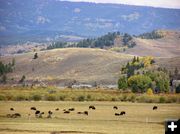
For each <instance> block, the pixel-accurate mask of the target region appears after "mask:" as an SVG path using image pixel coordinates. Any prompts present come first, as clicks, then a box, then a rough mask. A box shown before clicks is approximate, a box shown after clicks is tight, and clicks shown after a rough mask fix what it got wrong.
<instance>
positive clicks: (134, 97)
mask: <svg viewBox="0 0 180 134" xmlns="http://www.w3.org/2000/svg"><path fill="white" fill-rule="evenodd" d="M135 100H136V96H135V95H134V94H132V95H129V97H128V101H130V102H135Z"/></svg>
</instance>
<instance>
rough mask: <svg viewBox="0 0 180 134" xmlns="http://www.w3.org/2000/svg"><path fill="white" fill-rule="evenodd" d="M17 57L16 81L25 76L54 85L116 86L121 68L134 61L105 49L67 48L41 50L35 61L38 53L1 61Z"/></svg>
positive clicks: (127, 56) (5, 60)
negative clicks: (73, 82) (95, 84)
mask: <svg viewBox="0 0 180 134" xmlns="http://www.w3.org/2000/svg"><path fill="white" fill-rule="evenodd" d="M13 57H14V58H15V61H16V65H15V70H14V72H13V73H10V74H9V75H10V76H9V77H10V78H14V81H18V80H19V79H20V78H21V77H22V75H25V76H26V80H29V81H35V80H37V79H38V80H42V81H48V82H49V83H50V82H51V81H53V82H54V83H53V85H59V84H61V83H64V82H65V81H70V80H76V81H79V82H80V83H83V82H85V83H91V82H95V81H97V82H98V83H107V84H109V83H115V82H116V81H117V79H118V78H119V71H120V68H121V66H122V65H123V64H125V63H126V62H127V61H128V60H131V59H132V58H133V56H131V55H127V54H120V53H116V52H112V51H108V50H102V49H90V48H65V49H54V50H48V51H40V52H38V58H37V59H33V57H34V53H33V52H31V53H25V54H18V55H13V56H4V57H2V58H1V60H2V61H3V62H5V63H8V62H11V61H12V59H13ZM55 82H57V83H55Z"/></svg>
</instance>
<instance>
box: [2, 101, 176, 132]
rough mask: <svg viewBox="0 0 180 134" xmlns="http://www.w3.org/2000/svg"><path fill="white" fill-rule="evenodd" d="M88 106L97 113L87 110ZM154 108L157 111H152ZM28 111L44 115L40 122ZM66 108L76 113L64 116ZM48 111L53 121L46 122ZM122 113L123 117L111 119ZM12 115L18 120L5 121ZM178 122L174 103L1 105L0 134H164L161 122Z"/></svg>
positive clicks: (50, 119)
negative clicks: (50, 112) (16, 115)
mask: <svg viewBox="0 0 180 134" xmlns="http://www.w3.org/2000/svg"><path fill="white" fill-rule="evenodd" d="M90 105H93V106H95V107H96V109H95V110H92V109H89V106H90ZM154 105H156V106H158V109H157V110H152V108H153V106H154ZM114 106H117V107H118V109H113V107H114ZM31 107H36V108H37V109H38V110H40V111H43V112H45V114H44V115H43V118H36V117H35V115H34V111H33V110H30V108H31ZM10 108H14V111H10ZM56 108H59V110H58V111H56V110H55V109H56ZM68 108H75V111H71V112H70V113H69V114H64V113H63V109H68ZM49 110H51V111H52V112H53V114H52V118H47V115H48V111H49ZM82 111H88V115H85V114H77V112H82ZM121 111H125V112H126V114H125V115H122V116H115V115H114V114H115V113H116V112H121ZM12 113H20V114H21V117H20V118H7V117H6V115H7V114H12ZM177 118H180V104H174V103H171V104H157V103H156V104H153V103H130V102H103V101H102V102H97V101H91V102H73V101H37V102H35V101H0V134H34V133H35V134H36V133H38V134H39V133H40V134H67V133H68V134H164V121H165V120H166V119H177Z"/></svg>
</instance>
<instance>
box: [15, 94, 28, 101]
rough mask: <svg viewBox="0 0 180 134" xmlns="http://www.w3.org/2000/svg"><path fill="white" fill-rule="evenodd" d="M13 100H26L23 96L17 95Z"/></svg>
mask: <svg viewBox="0 0 180 134" xmlns="http://www.w3.org/2000/svg"><path fill="white" fill-rule="evenodd" d="M15 100H16V101H24V100H27V98H26V96H24V95H17V96H16V97H15Z"/></svg>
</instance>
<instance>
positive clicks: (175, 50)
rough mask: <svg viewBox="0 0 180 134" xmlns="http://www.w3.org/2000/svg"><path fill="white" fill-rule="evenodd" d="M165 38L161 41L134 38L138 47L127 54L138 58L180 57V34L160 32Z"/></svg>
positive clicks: (176, 32) (167, 31) (129, 50)
mask: <svg viewBox="0 0 180 134" xmlns="http://www.w3.org/2000/svg"><path fill="white" fill-rule="evenodd" d="M159 31H161V33H162V34H163V36H164V37H162V38H160V39H141V38H134V41H135V42H136V46H135V47H133V48H131V49H127V51H125V53H127V54H132V55H138V56H148V55H151V56H154V57H176V56H180V44H179V43H180V32H179V31H170V30H159Z"/></svg>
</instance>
